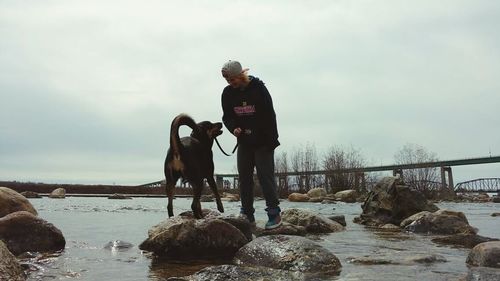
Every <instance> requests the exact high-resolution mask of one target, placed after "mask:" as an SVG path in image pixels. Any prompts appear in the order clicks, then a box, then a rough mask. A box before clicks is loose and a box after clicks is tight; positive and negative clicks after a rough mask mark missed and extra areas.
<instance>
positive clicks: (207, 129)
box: [191, 121, 222, 140]
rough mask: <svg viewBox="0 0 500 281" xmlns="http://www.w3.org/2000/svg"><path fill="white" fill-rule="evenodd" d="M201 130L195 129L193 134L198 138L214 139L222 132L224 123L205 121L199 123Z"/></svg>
mask: <svg viewBox="0 0 500 281" xmlns="http://www.w3.org/2000/svg"><path fill="white" fill-rule="evenodd" d="M196 125H198V128H200V130H199V131H198V132H195V131H193V132H192V133H191V136H192V137H194V138H197V139H208V140H214V139H215V138H216V137H218V136H220V135H221V134H222V123H221V122H217V123H212V122H210V121H203V122H200V123H198V124H196Z"/></svg>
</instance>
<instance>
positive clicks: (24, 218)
mask: <svg viewBox="0 0 500 281" xmlns="http://www.w3.org/2000/svg"><path fill="white" fill-rule="evenodd" d="M0 240H3V241H4V242H5V243H6V245H7V247H8V248H9V250H10V251H11V252H12V253H13V254H14V255H19V254H21V253H24V252H55V251H59V250H63V249H64V247H65V245H66V240H65V239H64V236H63V234H62V232H61V231H60V230H59V229H58V228H57V227H55V226H54V225H53V224H51V223H48V222H47V221H45V220H44V219H41V218H39V217H36V216H34V215H33V214H32V213H29V212H26V211H20V212H15V213H12V214H9V215H7V216H5V217H3V218H0Z"/></svg>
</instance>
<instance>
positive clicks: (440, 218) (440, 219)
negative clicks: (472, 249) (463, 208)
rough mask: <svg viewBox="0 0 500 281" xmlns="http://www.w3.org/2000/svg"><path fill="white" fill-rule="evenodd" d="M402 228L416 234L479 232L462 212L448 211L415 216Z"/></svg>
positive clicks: (407, 220) (404, 223)
mask: <svg viewBox="0 0 500 281" xmlns="http://www.w3.org/2000/svg"><path fill="white" fill-rule="evenodd" d="M412 220H413V221H412ZM401 226H402V227H404V229H405V230H407V231H409V232H415V233H428V234H459V233H464V234H476V232H477V230H476V229H475V228H474V227H472V226H470V225H469V223H468V221H467V218H465V215H464V214H463V213H462V212H454V211H448V210H440V211H437V212H434V213H430V212H422V213H419V214H415V215H413V216H411V217H409V218H407V219H405V220H404V221H403V222H401Z"/></svg>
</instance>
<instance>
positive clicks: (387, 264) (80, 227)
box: [26, 197, 500, 281]
mask: <svg viewBox="0 0 500 281" xmlns="http://www.w3.org/2000/svg"><path fill="white" fill-rule="evenodd" d="M30 200H31V202H32V204H33V205H34V206H35V208H36V209H37V210H38V212H39V216H40V217H42V218H44V219H46V220H47V221H49V222H50V223H53V224H54V225H55V226H57V227H58V228H59V229H61V231H62V232H63V234H64V236H65V238H66V250H65V251H64V252H63V253H61V254H60V255H55V256H50V257H38V258H37V257H27V258H26V263H27V264H29V265H30V268H31V270H32V271H33V272H32V274H31V275H30V277H29V279H28V280H72V279H73V280H110V281H113V280H116V281H125V280H134V281H137V280H147V281H160V280H165V279H166V278H167V277H171V276H183V275H189V274H192V273H194V272H196V271H198V270H200V269H202V268H204V267H206V266H208V265H218V264H225V263H229V261H213V260H210V261H192V262H189V263H185V262H180V261H165V260H156V259H154V258H153V257H151V255H150V254H149V253H144V252H142V251H141V250H139V249H138V245H139V244H140V243H141V242H142V241H143V240H144V239H145V238H146V237H147V232H148V230H149V228H151V227H152V226H153V225H155V224H157V223H159V222H160V221H162V220H164V219H165V218H167V210H166V203H167V202H166V199H165V198H134V199H133V200H109V199H107V198H84V197H67V198H66V199H64V200H53V199H49V198H42V199H30ZM174 205H175V206H174V208H175V209H174V211H175V213H176V214H179V213H181V212H183V211H187V210H189V208H190V205H191V199H190V198H178V199H176V200H175V204H174ZM202 205H203V207H204V208H212V209H216V207H215V202H208V203H202ZM224 206H225V209H226V214H237V213H238V212H239V209H240V206H239V203H238V202H224ZM281 206H282V209H286V208H308V209H310V210H312V211H314V212H317V213H320V214H323V215H345V217H346V222H347V227H346V230H345V231H343V232H339V233H334V234H330V235H324V236H315V237H313V238H314V240H315V241H316V242H317V243H319V244H321V245H322V246H324V247H326V248H327V249H329V250H331V251H332V252H333V253H334V254H335V255H336V256H337V257H338V258H339V259H340V261H341V262H342V272H341V273H340V275H339V276H335V277H331V278H330V280H384V281H391V280H415V278H416V276H418V278H419V279H420V280H457V279H459V278H462V277H464V276H465V275H467V273H468V268H467V266H466V264H465V259H466V257H467V255H468V253H469V249H463V248H454V247H449V246H442V245H437V244H435V243H433V242H431V239H432V236H426V235H417V234H412V233H402V232H393V231H380V230H373V229H368V228H365V227H364V226H361V225H357V224H354V223H352V219H353V218H354V217H355V216H357V215H359V213H360V212H361V208H360V204H358V203H355V204H346V203H337V204H321V203H295V202H288V201H283V202H282V203H281ZM438 206H439V207H440V208H446V209H451V210H456V211H462V212H464V213H465V215H466V216H467V218H468V220H469V223H470V224H471V225H473V226H474V227H477V228H478V229H479V234H480V235H483V236H488V237H495V238H500V227H498V225H500V218H498V217H497V218H495V217H491V216H490V215H491V213H493V212H498V209H499V207H498V206H499V204H497V205H495V204H494V203H486V204H475V203H441V204H438ZM255 207H256V208H255V209H256V212H257V213H256V218H257V221H258V223H260V224H262V225H263V224H264V222H265V219H266V215H265V212H264V208H265V206H264V202H263V201H258V202H256V206H255ZM115 240H120V241H123V242H125V243H131V244H132V246H131V247H127V248H124V249H120V250H113V247H111V248H110V247H105V246H106V245H109V243H110V242H113V241H115ZM416 256H418V257H423V260H424V262H416V261H415V257H416ZM428 257H430V259H431V260H432V257H439V258H441V257H442V258H443V259H444V260H446V261H445V262H443V261H438V262H431V263H427V262H425V260H426V258H427V259H428ZM356 259H357V260H362V259H365V260H366V259H370V260H372V261H373V263H375V264H370V263H369V262H368V263H366V262H365V263H362V262H361V263H360V262H353V261H355V260H356ZM377 261H379V263H378V264H377ZM325 280H327V279H325Z"/></svg>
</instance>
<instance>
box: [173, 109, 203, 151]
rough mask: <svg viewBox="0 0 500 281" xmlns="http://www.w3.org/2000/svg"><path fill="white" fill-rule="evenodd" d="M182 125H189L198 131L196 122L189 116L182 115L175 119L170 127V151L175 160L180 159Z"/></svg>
mask: <svg viewBox="0 0 500 281" xmlns="http://www.w3.org/2000/svg"><path fill="white" fill-rule="evenodd" d="M182 125H187V126H189V127H190V128H191V129H193V130H198V126H197V125H196V122H194V120H193V118H191V117H190V116H189V115H187V114H184V113H181V114H179V115H177V116H176V117H175V118H174V120H173V121H172V125H170V149H172V154H173V156H174V159H180V153H181V147H180V146H181V140H180V138H179V127H180V126H182Z"/></svg>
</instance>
